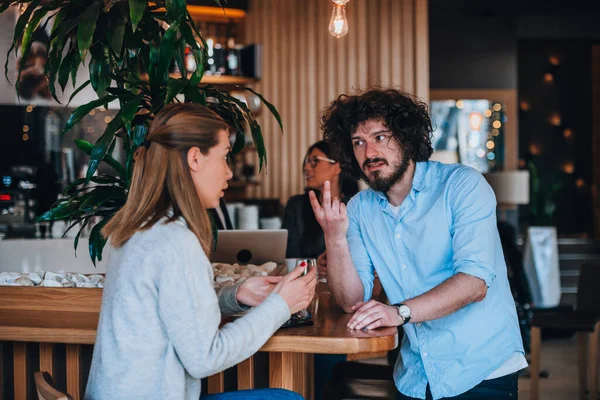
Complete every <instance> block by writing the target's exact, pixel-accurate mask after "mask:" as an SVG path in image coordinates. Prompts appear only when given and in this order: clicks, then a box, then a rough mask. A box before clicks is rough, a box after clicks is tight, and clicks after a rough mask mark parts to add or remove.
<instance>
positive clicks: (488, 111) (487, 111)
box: [483, 110, 492, 118]
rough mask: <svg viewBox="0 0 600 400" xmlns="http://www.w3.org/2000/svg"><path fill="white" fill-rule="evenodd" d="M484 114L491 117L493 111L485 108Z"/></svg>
mask: <svg viewBox="0 0 600 400" xmlns="http://www.w3.org/2000/svg"><path fill="white" fill-rule="evenodd" d="M483 115H484V116H485V117H486V118H489V117H491V116H492V112H491V111H490V110H485V111H484V112H483Z"/></svg>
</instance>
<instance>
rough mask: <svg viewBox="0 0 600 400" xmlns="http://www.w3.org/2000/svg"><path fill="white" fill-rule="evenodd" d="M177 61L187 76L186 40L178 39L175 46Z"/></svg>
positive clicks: (182, 72)
mask: <svg viewBox="0 0 600 400" xmlns="http://www.w3.org/2000/svg"><path fill="white" fill-rule="evenodd" d="M175 61H176V62H177V68H179V73H180V74H181V76H182V77H183V78H187V69H186V68H185V40H178V41H177V43H176V47H175Z"/></svg>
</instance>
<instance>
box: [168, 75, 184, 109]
mask: <svg viewBox="0 0 600 400" xmlns="http://www.w3.org/2000/svg"><path fill="white" fill-rule="evenodd" d="M188 84H189V81H188V80H187V79H173V78H169V83H168V85H167V97H166V98H165V104H169V103H171V102H172V101H173V99H174V98H175V96H177V95H178V94H179V93H181V92H182V91H183V90H184V89H185V87H186V86H187V85H188Z"/></svg>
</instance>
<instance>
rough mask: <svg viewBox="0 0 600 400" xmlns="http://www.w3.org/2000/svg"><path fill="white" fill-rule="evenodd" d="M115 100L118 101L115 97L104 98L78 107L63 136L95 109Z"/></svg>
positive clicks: (70, 118)
mask: <svg viewBox="0 0 600 400" xmlns="http://www.w3.org/2000/svg"><path fill="white" fill-rule="evenodd" d="M115 99H116V97H115V96H105V97H102V98H101V99H97V100H94V101H90V102H89V103H87V104H84V105H81V106H79V107H77V108H76V109H75V111H73V114H71V116H70V117H69V120H68V121H67V125H66V126H65V129H63V131H62V133H61V136H62V135H64V134H65V133H67V132H69V131H70V130H71V128H73V126H75V124H76V123H78V122H79V121H81V119H82V118H83V117H85V116H86V115H88V114H89V113H90V111H92V110H93V109H94V108H96V107H100V106H103V105H104V104H107V103H110V102H111V101H113V100H115Z"/></svg>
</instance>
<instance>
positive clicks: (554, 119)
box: [550, 114, 561, 126]
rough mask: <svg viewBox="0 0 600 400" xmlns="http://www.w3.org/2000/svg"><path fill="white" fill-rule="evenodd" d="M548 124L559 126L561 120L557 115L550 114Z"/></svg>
mask: <svg viewBox="0 0 600 400" xmlns="http://www.w3.org/2000/svg"><path fill="white" fill-rule="evenodd" d="M550 123H551V124H552V125H554V126H559V125H560V123H561V118H560V115H559V114H552V115H551V116H550Z"/></svg>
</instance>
